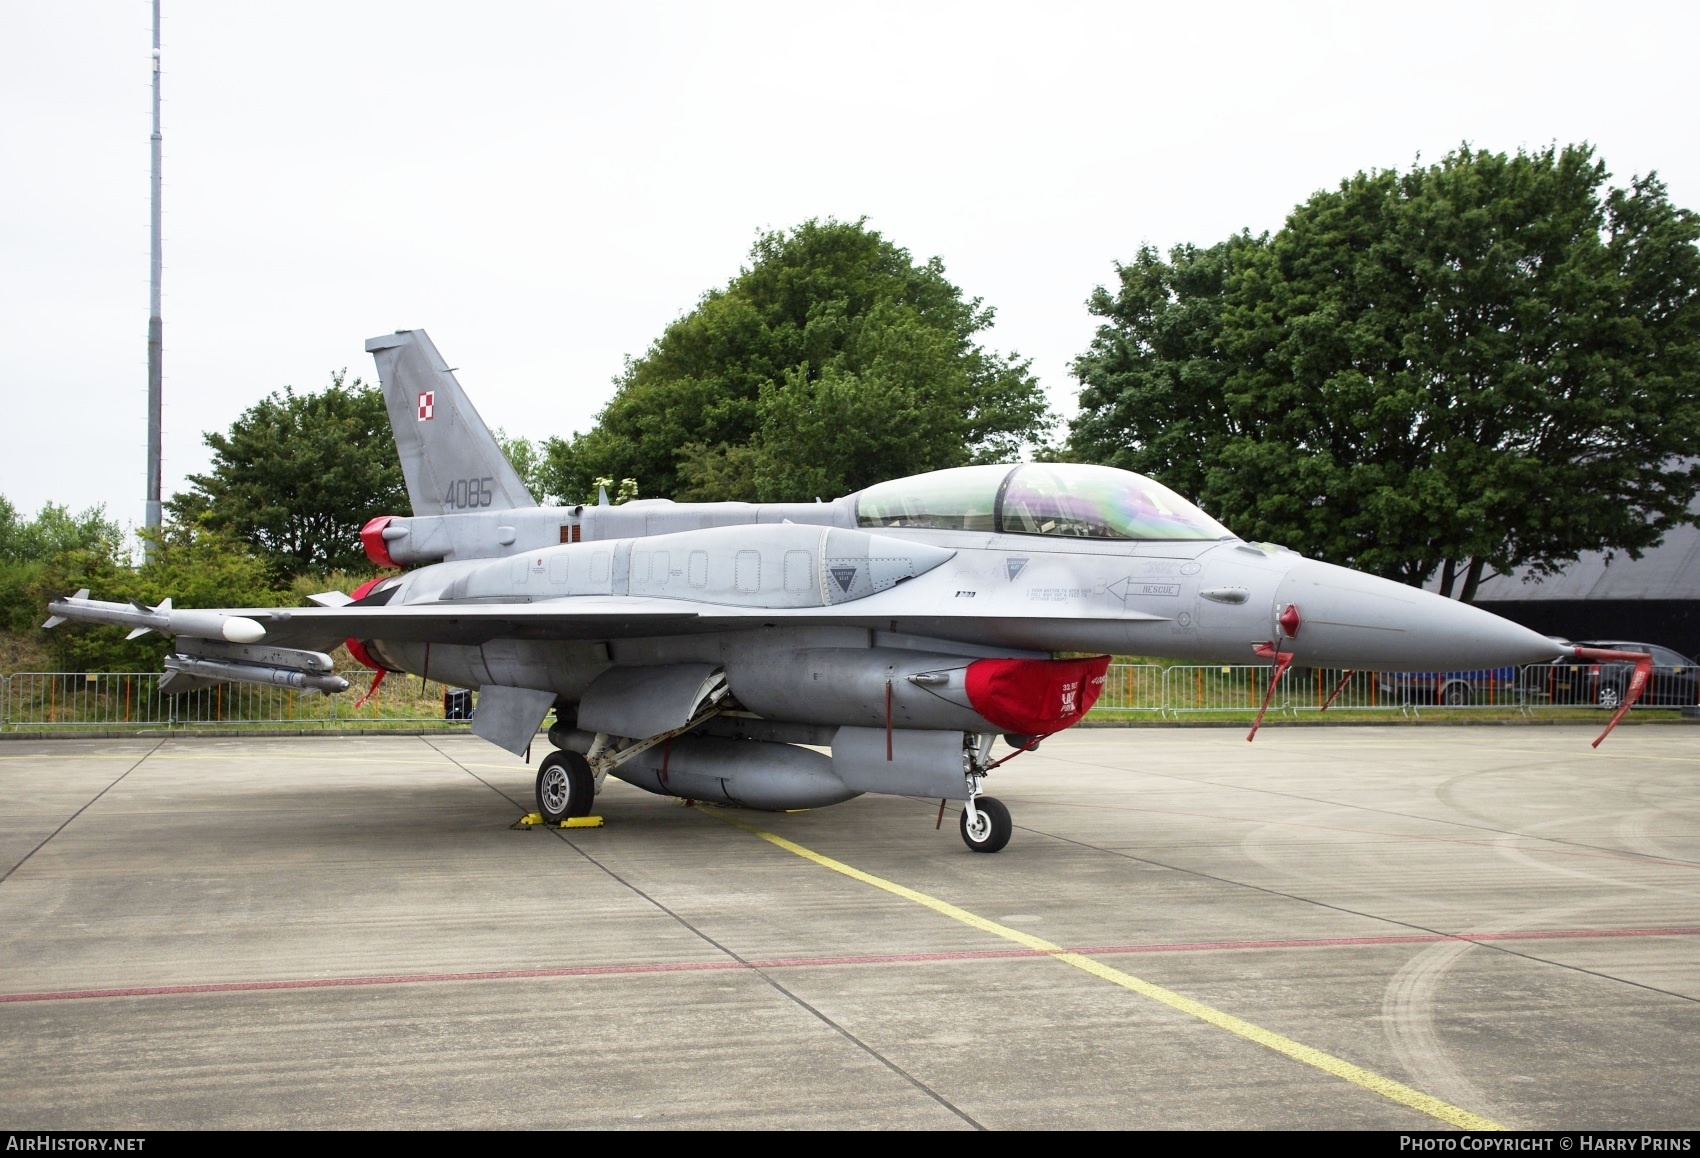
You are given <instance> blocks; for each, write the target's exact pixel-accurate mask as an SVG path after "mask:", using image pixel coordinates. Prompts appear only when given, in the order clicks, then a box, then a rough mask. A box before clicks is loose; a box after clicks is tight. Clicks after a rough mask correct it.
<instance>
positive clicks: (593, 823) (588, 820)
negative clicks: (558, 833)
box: [514, 812, 603, 828]
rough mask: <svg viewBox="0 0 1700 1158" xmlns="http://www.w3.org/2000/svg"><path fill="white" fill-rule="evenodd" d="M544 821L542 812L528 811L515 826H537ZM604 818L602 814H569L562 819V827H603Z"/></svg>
mask: <svg viewBox="0 0 1700 1158" xmlns="http://www.w3.org/2000/svg"><path fill="white" fill-rule="evenodd" d="M542 823H543V816H542V814H540V813H536V812H528V813H526V814H525V815H524V816H522V817H520V818H519V821H518V823H516V824H515V825H514V827H515V828H536V827H538V826H539V825H541V824H542ZM602 825H603V820H602V818H601V817H600V816H569V817H567V818H566V819H565V820H563V821H561V827H562V828H601V827H602Z"/></svg>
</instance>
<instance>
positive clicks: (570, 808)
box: [537, 752, 596, 824]
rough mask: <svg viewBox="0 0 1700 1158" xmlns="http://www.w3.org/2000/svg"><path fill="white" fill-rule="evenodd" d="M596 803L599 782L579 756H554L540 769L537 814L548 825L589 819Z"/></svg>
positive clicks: (558, 754) (547, 759) (566, 754)
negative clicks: (582, 818)
mask: <svg viewBox="0 0 1700 1158" xmlns="http://www.w3.org/2000/svg"><path fill="white" fill-rule="evenodd" d="M595 800H596V778H595V777H594V776H592V775H591V773H590V763H589V762H588V761H587V760H585V758H584V757H583V756H580V755H579V754H578V753H577V752H551V753H549V755H547V756H545V757H544V758H543V763H542V764H540V765H538V768H537V812H538V815H540V816H542V817H543V822H544V823H545V824H559V823H561V821H563V820H566V819H567V818H568V817H570V816H589V815H590V809H591V807H592V805H593V804H594V803H595Z"/></svg>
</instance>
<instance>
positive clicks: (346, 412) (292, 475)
mask: <svg viewBox="0 0 1700 1158" xmlns="http://www.w3.org/2000/svg"><path fill="white" fill-rule="evenodd" d="M203 441H205V443H206V444H207V445H208V446H209V447H211V448H212V450H213V469H212V472H211V473H210V474H205V475H190V476H189V482H190V484H191V489H190V490H189V491H187V492H185V493H182V494H178V495H175V496H173V497H172V499H171V501H170V503H168V504H167V505H168V507H169V509H170V511H171V514H172V517H173V519H174V520H175V521H177V522H179V523H184V524H193V525H198V526H201V527H204V528H205V529H207V530H210V531H215V532H220V533H225V534H228V535H232V536H234V537H236V538H239V539H241V540H243V541H245V542H247V543H248V544H250V545H251V546H252V547H253V548H254V549H255V551H256V552H258V554H259V555H260V556H261V557H262V558H264V559H265V560H266V561H267V562H268V563H269V564H270V566H271V567H272V569H273V570H274V572H275V573H276V574H277V575H278V576H279V577H282V576H287V575H291V574H294V573H297V572H303V571H313V572H323V571H329V570H334V569H343V570H354V569H357V568H361V567H366V566H368V564H367V563H366V560H365V556H364V553H363V551H362V550H361V546H360V528H361V527H362V526H364V525H365V524H366V522H367V521H368V520H369V519H371V518H373V517H374V516H377V515H381V514H386V513H393V512H396V511H405V510H407V509H409V508H408V498H407V487H406V485H405V483H404V482H403V480H402V474H401V462H400V459H399V457H398V456H397V454H396V448H395V439H394V437H393V436H392V435H391V433H390V425H389V416H388V414H387V413H386V411H385V409H384V399H383V394H382V393H381V392H380V391H379V390H378V389H376V388H375V387H371V386H367V385H365V384H364V383H363V382H361V381H360V379H358V378H356V379H354V380H353V381H352V382H345V381H344V375H343V374H341V373H338V374H333V375H331V384H330V387H329V388H328V389H326V390H323V391H321V392H320V393H317V394H297V393H295V391H294V389H293V388H292V387H287V386H286V387H285V388H284V389H283V390H282V391H281V392H274V393H272V394H270V395H268V396H267V397H265V398H264V399H262V400H260V401H259V402H258V403H256V404H255V405H254V406H252V407H250V408H249V409H248V410H246V411H244V412H243V413H242V416H241V417H239V418H238V419H237V420H236V421H235V422H234V423H232V424H231V427H230V432H229V433H228V434H216V433H210V434H207V435H205V436H204V438H203Z"/></svg>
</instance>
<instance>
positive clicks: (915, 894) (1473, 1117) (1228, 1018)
mask: <svg viewBox="0 0 1700 1158" xmlns="http://www.w3.org/2000/svg"><path fill="white" fill-rule="evenodd" d="M703 811H704V812H706V813H707V814H708V815H710V816H713V817H717V818H718V819H720V820H724V821H725V822H726V823H728V824H732V825H736V826H737V827H739V828H741V829H743V830H744V831H745V832H748V833H751V834H752V835H755V836H759V837H761V839H763V840H765V841H767V842H768V843H769V844H772V845H777V846H778V847H780V848H782V849H784V850H785V851H786V852H789V853H794V854H795V855H797V856H800V857H802V858H803V859H804V860H809V861H813V862H814V863H815V864H818V865H820V866H821V867H822V868H829V869H831V870H832V871H833V872H835V873H842V874H843V875H845V876H847V877H849V878H850V879H851V880H857V881H861V882H862V883H863V884H865V885H872V886H873V887H874V888H876V889H883V890H885V891H886V892H888V893H891V894H893V895H894V896H899V897H902V898H903V899H904V900H906V901H913V902H915V903H916V904H917V905H923V906H925V907H926V908H929V909H931V910H933V912H935V913H940V914H942V915H944V916H946V917H949V918H951V919H952V920H955V921H961V922H962V923H963V924H964V925H968V926H970V927H972V928H975V929H979V930H980V931H982V932H985V933H990V934H992V935H993V936H995V937H1002V938H1003V939H1004V940H1006V941H1014V942H1015V943H1016V944H1017V945H1021V946H1024V947H1026V948H1028V949H1036V950H1038V951H1039V952H1041V953H1046V954H1048V955H1049V956H1051V957H1052V958H1053V959H1055V960H1057V961H1061V962H1062V963H1063V964H1064V965H1072V966H1074V967H1075V968H1076V969H1080V970H1082V971H1084V972H1087V973H1090V974H1092V976H1094V977H1100V978H1102V979H1103V980H1105V981H1108V982H1111V983H1112V984H1115V985H1120V986H1121V987H1122V988H1123V989H1128V990H1132V991H1133V992H1134V993H1137V994H1139V995H1140V996H1141V997H1149V998H1150V999H1151V1000H1153V1001H1157V1002H1161V1003H1162V1004H1164V1005H1167V1006H1168V1007H1169V1008H1170V1009H1174V1010H1178V1011H1180V1012H1181V1013H1185V1014H1188V1015H1190V1016H1192V1017H1196V1018H1198V1019H1199V1020H1200V1021H1204V1022H1208V1023H1209V1024H1211V1025H1214V1026H1216V1027H1217V1028H1218V1029H1225V1030H1227V1031H1228V1032H1229V1033H1233V1034H1238V1035H1239V1036H1240V1037H1243V1038H1245V1039H1246V1040H1247V1041H1252V1042H1256V1043H1257V1044H1258V1045H1261V1046H1264V1047H1265V1048H1267V1049H1272V1050H1274V1051H1275V1052H1276V1053H1279V1054H1285V1055H1286V1056H1287V1057H1290V1058H1292V1059H1293V1060H1294V1061H1299V1062H1303V1063H1304V1064H1305V1065H1308V1066H1314V1067H1316V1068H1317V1069H1319V1070H1321V1071H1323V1072H1324V1073H1328V1074H1333V1075H1334V1076H1335V1077H1337V1078H1343V1079H1344V1080H1346V1081H1348V1082H1351V1083H1352V1084H1353V1085H1356V1086H1362V1087H1363V1088H1364V1089H1366V1090H1369V1091H1371V1092H1373V1093H1377V1094H1380V1095H1381V1096H1382V1097H1384V1098H1388V1099H1390V1100H1392V1101H1395V1102H1398V1103H1399V1104H1400V1105H1402V1106H1409V1107H1410V1108H1411V1109H1413V1110H1417V1111H1419V1112H1420V1113H1424V1114H1427V1115H1429V1116H1430V1117H1431V1118H1438V1119H1440V1120H1441V1121H1442V1122H1445V1123H1447V1124H1448V1125H1451V1126H1456V1127H1458V1128H1459V1129H1460V1130H1503V1129H1504V1128H1505V1127H1503V1126H1501V1125H1500V1124H1499V1123H1498V1122H1494V1121H1492V1120H1490V1119H1488V1118H1484V1117H1482V1116H1481V1115H1479V1114H1472V1113H1470V1111H1468V1110H1464V1109H1460V1108H1459V1107H1457V1106H1454V1105H1451V1104H1450V1103H1448V1102H1443V1101H1441V1100H1440V1099H1439V1098H1436V1097H1434V1096H1432V1095H1430V1094H1425V1093H1423V1092H1422V1091H1421V1090H1413V1089H1412V1088H1411V1087H1410V1086H1407V1085H1404V1084H1402V1083H1400V1082H1396V1081H1394V1080H1393V1079H1392V1078H1384V1077H1382V1076H1381V1075H1380V1074H1378V1073H1373V1072H1371V1071H1370V1070H1366V1069H1364V1068H1363V1067H1362V1066H1355V1065H1353V1064H1352V1063H1351V1062H1349V1061H1343V1060H1341V1059H1340V1058H1337V1057H1335V1056H1334V1055H1333V1054H1328V1053H1324V1052H1322V1051H1321V1050H1319V1049H1312V1048H1311V1047H1310V1046H1308V1045H1305V1044H1303V1043H1302V1042H1297V1041H1294V1040H1293V1039H1292V1038H1290V1037H1283V1036H1282V1035H1280V1034H1278V1033H1272V1032H1270V1031H1269V1030H1267V1029H1264V1028H1262V1027H1261V1026H1256V1025H1253V1024H1252V1023H1251V1022H1249V1021H1245V1020H1243V1019H1241V1018H1238V1017H1235V1016H1234V1015H1233V1014H1231V1013H1223V1012H1222V1011H1221V1010H1220V1009H1216V1008H1214V1007H1212V1006H1209V1005H1205V1004H1204V1003H1203V1002H1202V1001H1194V1000H1193V999H1192V998H1190V997H1183V996H1182V995H1181V994H1179V993H1176V992H1175V991H1174V990H1172V989H1164V988H1163V987H1162V986H1161V985H1153V984H1151V982H1149V981H1145V980H1142V979H1140V978H1138V977H1135V976H1133V975H1132V974H1131V973H1123V972H1122V971H1121V970H1120V969H1112V968H1110V967H1109V966H1108V965H1105V964H1102V963H1101V962H1098V961H1094V960H1093V959H1092V958H1090V957H1086V956H1083V955H1081V954H1079V953H1071V952H1069V951H1068V950H1067V949H1065V948H1063V947H1062V946H1061V945H1053V944H1052V943H1051V942H1049V941H1047V940H1045V939H1044V938H1042V937H1035V936H1033V935H1032V934H1031V933H1023V932H1022V931H1021V930H1020V929H1012V928H1010V927H1009V926H1008V925H1000V924H998V923H997V922H996V921H990V920H987V919H986V918H985V917H982V916H980V915H979V914H977V913H970V912H969V911H968V910H967V909H962V908H958V907H957V906H955V905H953V904H951V903H950V902H949V901H941V900H939V899H938V898H937V897H933V896H928V895H927V894H926V893H923V892H919V891H917V890H915V889H911V888H908V887H906V886H904V885H900V884H897V883H896V882H894V881H888V880H886V879H885V878H884V877H876V876H875V875H874V874H873V873H867V872H863V871H862V870H861V869H859V868H854V867H852V866H851V865H847V864H845V863H844V862H843V861H838V860H833V859H832V858H831V857H829V856H822V855H821V854H820V853H818V852H815V851H814V850H813V849H808V848H804V847H803V846H802V845H800V844H797V843H796V842H794V841H789V840H786V839H785V838H784V837H782V836H775V835H774V834H773V833H771V832H766V831H764V830H762V829H759V828H757V827H756V826H755V825H753V824H750V823H748V822H746V821H743V820H739V819H738V818H737V817H734V816H727V815H726V814H724V813H722V812H721V811H719V810H718V809H712V810H710V809H704V810H703Z"/></svg>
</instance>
